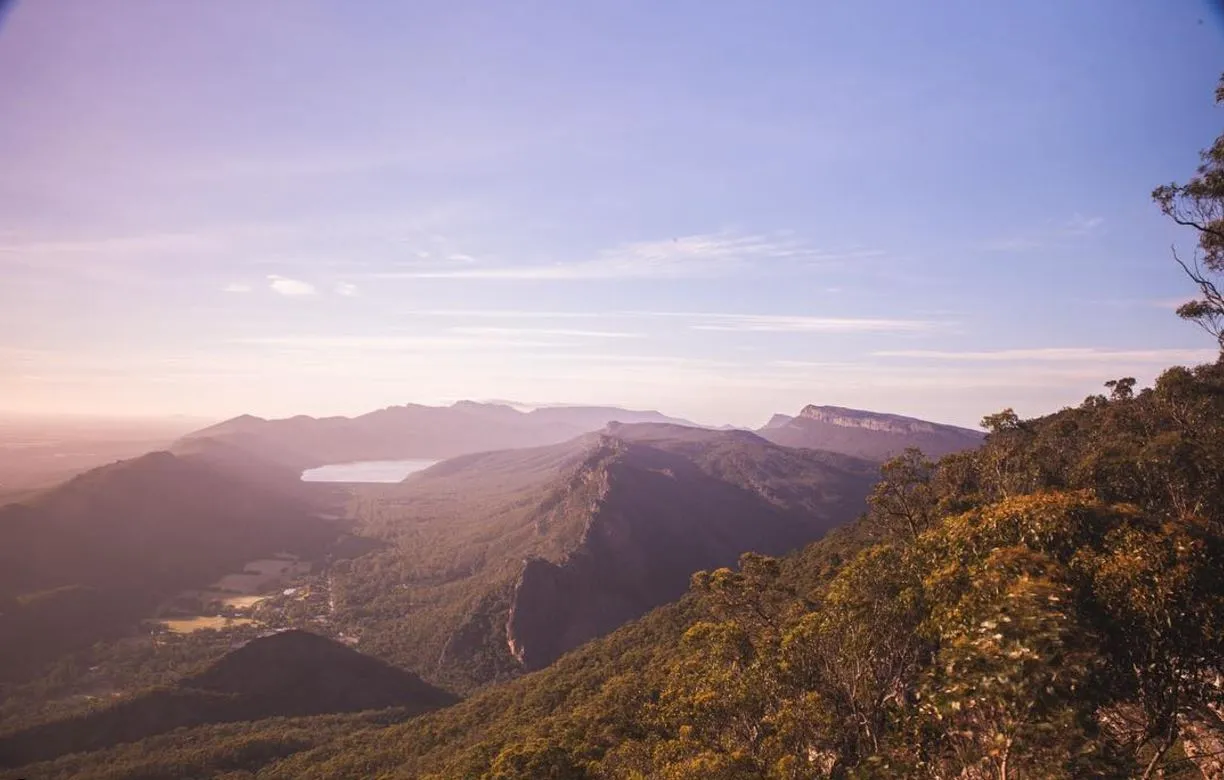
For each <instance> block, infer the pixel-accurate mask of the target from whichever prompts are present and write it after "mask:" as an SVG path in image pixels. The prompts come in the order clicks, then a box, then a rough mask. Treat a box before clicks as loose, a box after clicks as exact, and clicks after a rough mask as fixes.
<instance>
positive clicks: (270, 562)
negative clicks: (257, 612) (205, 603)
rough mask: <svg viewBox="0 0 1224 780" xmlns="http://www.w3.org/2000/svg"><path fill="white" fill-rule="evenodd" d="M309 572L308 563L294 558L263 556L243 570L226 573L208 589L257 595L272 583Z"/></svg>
mask: <svg viewBox="0 0 1224 780" xmlns="http://www.w3.org/2000/svg"><path fill="white" fill-rule="evenodd" d="M309 572H310V563H309V562H306V561H299V560H296V559H290V560H285V559H280V558H265V559H262V560H258V561H251V562H250V563H248V564H247V565H246V566H245V567H243V571H242V572H240V573H236V574H227V575H225V576H224V577H222V578H221V579H219V580H217V581H216V582H214V583H213V584H212V585H210V586H209V589H210V590H220V591H228V592H230V593H241V594H244V595H248V596H253V595H257V594H259V593H260V591H264V590H267V589H269V588H270V587H271V586H272V585H273V583H275V582H277V581H279V580H282V579H285V578H290V577H295V576H298V575H301V574H308V573H309Z"/></svg>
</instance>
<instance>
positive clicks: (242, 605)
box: [221, 596, 268, 609]
mask: <svg viewBox="0 0 1224 780" xmlns="http://www.w3.org/2000/svg"><path fill="white" fill-rule="evenodd" d="M267 599H268V597H267V596H230V597H229V598H224V599H221V604H222V606H226V607H230V608H231V609H250V608H251V607H253V606H255V605H256V604H258V603H259V602H261V601H266V600H267Z"/></svg>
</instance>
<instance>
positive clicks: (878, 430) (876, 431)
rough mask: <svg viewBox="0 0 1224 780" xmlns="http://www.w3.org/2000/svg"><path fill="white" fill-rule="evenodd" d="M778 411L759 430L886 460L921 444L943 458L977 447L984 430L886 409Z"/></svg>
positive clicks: (790, 441)
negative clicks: (793, 413) (786, 414)
mask: <svg viewBox="0 0 1224 780" xmlns="http://www.w3.org/2000/svg"><path fill="white" fill-rule="evenodd" d="M781 417H782V416H781V415H778V416H775V417H774V419H773V420H770V421H769V423H768V424H766V425H765V427H763V428H761V429H760V430H759V431H757V433H759V434H760V435H761V436H763V437H765V438H766V439H768V440H770V441H772V442H774V443H776V444H781V445H784V446H787V447H805V448H810V449H819V450H827V451H830V452H840V453H843V454H846V455H853V456H855V457H859V458H868V459H871V460H876V461H883V460H887V459H888V458H891V457H893V456H895V455H899V454H900V453H901V452H902V451H904V450H905V449H906V448H908V447H917V448H918V449H920V450H922V451H923V452H924V453H925V454H926V455H927V457H930V458H941V457H943V456H944V455H948V454H950V453H953V452H959V451H961V450H967V449H972V448H973V447H976V446H978V445H979V444H981V443H982V438H983V434H982V433H981V432H980V431H973V430H970V429H968V428H958V427H957V426H955V425H942V424H940V423H933V422H928V421H926V420H918V419H915V418H913V417H902V416H900V415H896V414H881V413H879V412H867V411H863V410H860V409H847V408H845V407H841V406H815V405H809V406H805V407H804V408H803V410H802V411H800V412H799V414H798V415H796V416H795V417H793V418H791V419H789V420H782V419H780V418H781Z"/></svg>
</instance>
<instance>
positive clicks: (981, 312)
mask: <svg viewBox="0 0 1224 780" xmlns="http://www.w3.org/2000/svg"><path fill="white" fill-rule="evenodd" d="M1222 70H1224V15H1221V14H1220V13H1219V12H1218V11H1217V10H1213V5H1212V4H1209V3H1206V2H1196V1H1195V0H1163V1H1160V2H1157V1H1156V0H1130V1H1124V0H1077V1H1076V2H1067V1H1066V0H1031V1H1030V2H1023V3H1020V2H1010V3H1001V2H981V0H964V1H963V2H935V3H915V2H912V0H905V1H901V0H897V1H896V2H875V1H873V2H863V1H862V0H856V2H849V0H845V1H844V2H843V1H841V0H820V1H818V0H800V1H797V2H789V3H783V2H735V3H731V2H709V1H708V0H702V1H701V2H667V3H660V2H623V1H619V0H618V1H617V2H570V1H568V0H566V1H564V2H555V3H549V2H522V3H517V2H516V3H508V2H505V3H503V2H486V3H455V2H437V3H428V2H392V1H391V0H388V1H387V2H372V1H366V2H351V1H350V2H339V1H337V2H317V1H313V0H292V1H290V0H283V1H281V2H272V1H268V2H247V1H245V0H228V1H226V0H176V1H175V2H166V1H165V0H75V1H74V0H42V1H41V2H24V3H18V4H17V5H16V7H15V8H13V9H11V10H10V12H9V13H8V15H7V18H6V19H5V20H4V21H3V24H2V26H0V73H3V74H4V77H3V79H0V165H2V167H0V410H7V411H18V412H40V413H46V412H60V411H76V412H90V413H106V414H161V413H189V414H205V415H212V416H218V417H220V416H228V415H231V414H236V413H239V412H252V413H256V414H262V415H288V414H296V413H308V414H325V413H354V412H363V411H367V410H370V409H373V408H377V407H381V406H386V405H390V404H396V403H405V402H410V401H415V402H424V403H436V402H442V401H452V400H455V399H459V398H477V399H483V398H509V399H514V400H520V401H527V402H537V401H567V402H602V403H619V404H625V405H630V406H637V407H654V408H659V409H662V410H664V411H666V412H669V413H673V414H678V415H684V416H688V417H691V418H695V419H698V420H701V421H710V422H723V421H731V422H736V423H741V424H746V423H754V424H759V423H761V422H763V421H764V420H765V418H767V417H768V416H769V414H770V413H772V412H774V411H784V412H794V411H796V410H797V409H798V408H800V407H801V406H802V405H803V404H805V403H833V404H842V405H848V406H856V407H863V408H869V409H878V410H887V411H894V412H899V413H905V414H915V415H919V416H924V417H929V418H932V419H937V420H944V421H950V422H959V423H966V424H974V423H976V421H977V420H978V419H979V418H980V417H981V416H982V415H983V414H985V413H988V412H992V411H996V410H998V409H999V408H1002V407H1004V406H1014V407H1016V409H1017V410H1018V411H1020V412H1021V413H1024V414H1035V413H1040V412H1045V411H1052V410H1054V409H1056V408H1058V407H1060V406H1062V405H1065V404H1070V403H1077V402H1078V401H1080V400H1081V399H1082V398H1083V397H1084V396H1085V395H1087V394H1089V393H1092V392H1096V391H1097V390H1098V389H1099V388H1100V386H1101V383H1102V382H1104V381H1105V380H1107V379H1110V378H1113V377H1117V376H1122V375H1135V376H1137V377H1139V378H1140V380H1141V381H1145V382H1146V381H1150V379H1151V378H1152V377H1153V376H1154V375H1155V374H1156V373H1157V372H1158V370H1159V369H1160V368H1161V367H1163V366H1166V365H1170V364H1174V363H1187V362H1189V363H1193V362H1196V361H1202V360H1206V359H1210V358H1212V357H1213V356H1214V354H1215V350H1214V349H1213V348H1212V346H1213V342H1212V341H1211V339H1210V338H1209V337H1207V336H1205V335H1202V334H1201V333H1200V332H1199V331H1197V330H1196V329H1195V328H1194V327H1193V326H1192V325H1189V324H1185V323H1182V322H1181V321H1179V320H1178V319H1177V318H1176V317H1175V315H1174V314H1173V312H1172V308H1173V307H1174V305H1175V304H1176V303H1177V302H1178V301H1180V300H1183V299H1185V298H1186V297H1188V296H1189V295H1190V294H1191V293H1192V289H1191V287H1189V286H1188V284H1187V283H1186V282H1185V281H1183V279H1182V278H1181V277H1180V276H1179V272H1178V271H1177V270H1176V268H1175V267H1174V266H1173V264H1172V260H1171V259H1170V255H1169V246H1170V244H1171V243H1173V242H1177V243H1178V244H1179V245H1180V246H1182V247H1183V248H1185V249H1186V250H1187V251H1188V250H1189V249H1190V247H1191V246H1192V245H1193V242H1194V239H1193V236H1190V235H1187V234H1185V233H1181V232H1178V231H1176V230H1174V229H1172V227H1171V226H1170V225H1168V224H1166V223H1165V221H1164V220H1163V218H1162V217H1161V216H1160V215H1159V213H1158V212H1157V210H1156V209H1155V207H1154V206H1153V205H1152V204H1151V202H1150V200H1149V193H1150V191H1151V189H1152V187H1153V186H1154V185H1157V184H1161V183H1164V182H1167V181H1171V180H1174V179H1184V178H1186V177H1187V176H1188V175H1189V174H1190V173H1192V172H1193V169H1194V166H1195V164H1196V162H1197V151H1198V150H1199V149H1200V148H1202V147H1204V146H1206V145H1208V144H1209V143H1210V142H1211V140H1212V139H1213V138H1214V137H1215V136H1216V135H1217V134H1218V133H1219V132H1220V131H1221V129H1224V111H1221V110H1218V109H1216V108H1215V107H1214V106H1213V105H1212V102H1211V98H1212V92H1213V89H1214V86H1215V82H1216V80H1217V78H1218V77H1219V75H1220V72H1221V71H1222Z"/></svg>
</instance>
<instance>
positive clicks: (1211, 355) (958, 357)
mask: <svg viewBox="0 0 1224 780" xmlns="http://www.w3.org/2000/svg"><path fill="white" fill-rule="evenodd" d="M871 354H872V355H873V356H875V357H885V358H908V359H915V360H941V361H956V362H975V363H993V362H1053V363H1066V362H1071V363H1083V362H1092V363H1124V362H1131V363H1159V364H1170V363H1178V362H1184V363H1202V362H1207V361H1211V360H1214V359H1215V358H1216V357H1218V356H1219V352H1218V351H1217V350H1213V349H1129V350H1128V349H1098V348H1095V347H1048V348H1038V349H1000V350H989V351H980V352H954V351H945V350H927V349H907V350H884V351H879V352H873V353H871Z"/></svg>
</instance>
